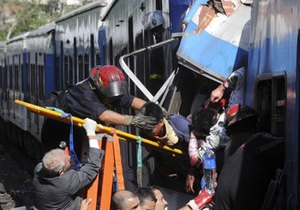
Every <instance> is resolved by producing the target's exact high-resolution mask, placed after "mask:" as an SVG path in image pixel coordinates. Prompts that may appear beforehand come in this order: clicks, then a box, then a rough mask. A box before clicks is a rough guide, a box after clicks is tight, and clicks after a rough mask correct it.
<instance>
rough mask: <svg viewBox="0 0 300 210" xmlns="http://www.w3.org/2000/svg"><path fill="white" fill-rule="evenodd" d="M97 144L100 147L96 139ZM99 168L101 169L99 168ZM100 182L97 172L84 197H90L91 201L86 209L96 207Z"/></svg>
mask: <svg viewBox="0 0 300 210" xmlns="http://www.w3.org/2000/svg"><path fill="white" fill-rule="evenodd" d="M98 145H99V147H100V148H101V146H102V141H98ZM100 170H101V169H100ZM99 186H100V183H99V174H98V175H97V176H96V178H95V179H94V181H93V182H92V185H91V186H90V187H89V189H88V191H87V194H86V199H90V198H91V199H92V201H91V203H90V204H89V207H88V210H95V209H97V202H98V198H99V196H98V189H99Z"/></svg>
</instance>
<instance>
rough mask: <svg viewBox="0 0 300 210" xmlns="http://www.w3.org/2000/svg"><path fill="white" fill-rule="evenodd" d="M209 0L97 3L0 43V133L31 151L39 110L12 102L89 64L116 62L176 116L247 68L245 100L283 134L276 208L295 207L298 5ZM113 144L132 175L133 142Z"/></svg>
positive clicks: (41, 97) (32, 96) (35, 153)
mask: <svg viewBox="0 0 300 210" xmlns="http://www.w3.org/2000/svg"><path fill="white" fill-rule="evenodd" d="M213 2H215V1H206V0H186V1H179V0H169V1H163V0H156V1H150V0H146V1H145V0H122V1H120V0H103V1H95V2H92V3H89V4H87V5H85V6H82V7H80V8H78V9H76V10H74V11H72V12H70V13H68V14H66V15H64V16H62V17H60V18H59V19H58V20H56V21H55V22H52V23H49V24H46V25H44V26H41V27H40V28H38V29H36V30H33V31H28V32H26V33H24V34H21V35H19V36H17V37H13V38H11V39H9V40H6V41H4V42H1V43H0V59H1V60H0V64H1V65H0V79H1V86H0V96H1V110H0V116H1V120H0V122H1V123H0V126H1V131H2V133H5V134H7V135H9V136H10V137H11V138H10V139H11V141H12V142H13V143H14V144H17V145H19V146H22V147H24V149H25V150H26V151H27V153H28V154H29V155H30V156H32V157H34V158H36V159H39V158H40V156H41V150H40V144H41V139H40V135H41V129H42V124H43V121H44V117H43V116H40V115H37V114H35V113H31V112H29V111H27V110H26V109H25V108H24V107H22V106H19V105H17V104H15V102H14V101H15V100H16V99H18V100H22V101H26V102H29V103H32V104H36V105H43V104H44V102H45V100H46V99H47V96H48V95H49V94H50V93H51V92H52V91H58V90H63V89H65V88H66V87H67V86H68V85H72V84H75V83H77V82H79V81H81V80H83V79H84V78H87V77H88V76H89V72H90V70H91V69H92V67H93V66H96V65H105V64H112V65H116V66H118V67H119V68H121V69H122V70H124V72H125V74H126V77H127V80H128V87H129V91H130V92H131V93H132V94H133V95H136V96H138V97H140V98H143V99H145V100H149V101H156V102H158V103H160V105H162V106H163V107H164V108H166V110H168V111H169V112H172V113H179V114H182V115H184V116H188V115H189V114H190V113H191V112H192V111H193V110H195V109H196V108H197V107H198V106H199V104H200V103H202V102H203V101H204V100H205V99H206V98H207V97H208V96H209V94H210V92H211V91H212V90H213V89H214V88H215V87H217V86H218V85H219V84H220V83H222V82H223V81H224V79H225V78H226V77H227V76H228V75H229V74H230V73H231V72H232V71H233V70H235V69H237V68H239V67H241V66H245V67H246V68H247V71H246V88H245V96H246V97H245V101H244V103H245V104H247V105H249V106H252V107H254V108H255V109H256V110H257V111H258V112H259V113H260V115H261V116H262V117H263V126H264V129H265V130H266V131H268V132H270V133H272V134H274V135H276V136H280V137H284V139H285V167H284V169H283V171H284V173H283V179H282V180H281V182H282V183H280V184H281V185H283V186H284V187H283V190H282V191H283V192H281V193H278V194H279V195H278V196H277V197H276V199H277V200H278V202H280V203H281V209H287V210H291V209H299V201H300V197H299V189H300V186H299V178H300V177H299V143H298V142H299V96H298V92H299V73H297V72H299V60H300V59H299V52H300V50H299V49H300V48H299V40H300V39H299V28H300V26H299V21H298V20H299V18H300V17H299V16H300V11H299V10H300V3H299V2H298V1H297V0H288V1H284V0H256V1H251V0H241V1H234V0H230V1H222V4H223V10H221V11H220V10H218V11H217V10H216V8H215V7H212V6H209V5H210V4H211V3H213ZM121 111H122V110H121ZM129 112H133V111H132V110H130V111H129ZM118 129H122V130H124V131H126V132H129V133H133V134H137V132H138V129H136V128H134V127H124V126H120V127H118ZM121 149H122V155H123V156H124V161H123V167H124V169H125V170H124V173H127V176H132V174H133V173H134V170H135V168H134V161H136V148H135V145H134V144H128V143H126V142H121ZM144 150H145V151H144V152H145V154H147V150H146V149H144ZM151 164H154V162H153V161H152V162H151ZM151 167H153V166H151ZM125 177H126V176H125ZM145 177H147V175H145ZM127 184H128V183H127ZM276 192H277V191H276ZM165 193H166V198H167V199H168V200H172V202H169V203H173V201H174V204H170V206H169V209H174V208H178V207H179V206H180V205H183V204H184V202H186V201H188V199H190V198H191V197H192V195H187V194H185V193H182V192H176V193H174V192H172V191H169V190H167V189H166V190H165ZM174 197H176V198H174ZM179 198H180V199H179ZM175 200H176V201H175ZM172 205H173V206H172Z"/></svg>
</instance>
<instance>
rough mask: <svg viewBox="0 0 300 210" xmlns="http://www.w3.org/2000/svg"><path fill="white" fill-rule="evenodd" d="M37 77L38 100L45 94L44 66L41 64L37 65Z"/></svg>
mask: <svg viewBox="0 0 300 210" xmlns="http://www.w3.org/2000/svg"><path fill="white" fill-rule="evenodd" d="M38 79H39V86H38V91H39V93H38V96H39V99H40V100H43V99H44V95H45V91H44V90H45V89H44V88H45V83H44V66H43V65H39V66H38Z"/></svg>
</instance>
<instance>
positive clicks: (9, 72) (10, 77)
mask: <svg viewBox="0 0 300 210" xmlns="http://www.w3.org/2000/svg"><path fill="white" fill-rule="evenodd" d="M12 68H13V67H12V65H9V71H8V74H9V75H8V77H9V84H8V87H9V89H12V80H13V78H12Z"/></svg>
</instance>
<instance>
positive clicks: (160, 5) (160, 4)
mask: <svg viewBox="0 0 300 210" xmlns="http://www.w3.org/2000/svg"><path fill="white" fill-rule="evenodd" d="M156 9H157V10H162V0H156Z"/></svg>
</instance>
